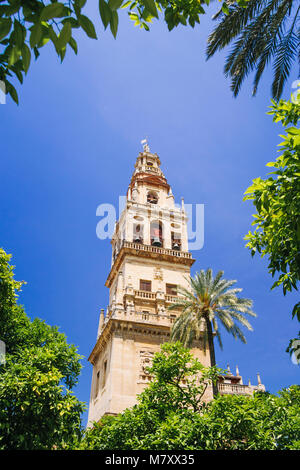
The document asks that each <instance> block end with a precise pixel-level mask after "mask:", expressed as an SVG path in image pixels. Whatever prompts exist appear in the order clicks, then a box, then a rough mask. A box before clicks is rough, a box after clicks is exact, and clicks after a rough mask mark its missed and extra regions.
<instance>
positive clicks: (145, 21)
mask: <svg viewBox="0 0 300 470" xmlns="http://www.w3.org/2000/svg"><path fill="white" fill-rule="evenodd" d="M98 1H99V14H100V18H101V21H102V23H103V25H104V28H105V29H106V28H107V27H108V26H109V27H110V30H111V32H112V34H113V36H114V37H116V35H117V31H118V24H119V10H120V9H121V8H126V9H127V10H128V15H129V18H130V19H131V20H132V21H133V22H134V24H135V25H138V26H139V27H140V28H144V29H145V30H146V31H149V24H150V23H151V22H152V20H153V18H159V12H163V13H164V20H165V22H166V23H167V26H168V29H169V30H172V29H173V28H174V27H175V26H178V25H179V24H182V25H190V26H192V27H194V26H195V24H196V23H200V15H203V14H205V9H204V7H203V6H204V5H206V6H208V5H209V3H210V0H158V1H154V0H137V1H135V0H133V1H132V0H129V1H125V0H107V1H106V0H98ZM236 1H237V2H238V3H239V4H246V3H247V1H246V0H236ZM86 3H87V1H86V0H68V1H66V2H59V1H57V0H45V1H39V0H0V80H1V81H3V82H4V84H5V89H6V92H7V93H9V94H10V96H11V97H12V98H13V100H14V101H15V102H17V103H18V94H17V91H16V88H15V87H14V85H13V84H12V77H14V76H15V77H17V79H18V80H19V82H20V83H23V80H24V75H26V74H27V72H28V69H29V67H30V63H31V60H32V55H34V57H35V59H37V58H38V56H39V55H40V50H41V48H42V47H44V46H45V45H46V44H47V43H52V44H53V46H54V48H55V51H56V52H57V54H58V56H59V58H60V59H61V61H63V60H64V58H65V55H66V51H67V48H71V49H73V51H74V52H75V54H77V51H78V45H77V42H76V40H75V38H74V34H73V33H74V30H76V29H82V30H83V31H84V32H85V33H86V34H87V36H88V37H90V38H91V39H97V33H96V29H95V26H94V24H93V22H92V21H91V20H90V19H89V18H88V17H87V16H86V15H84V14H83V8H84V7H85V5H86ZM224 4H225V2H224Z"/></svg>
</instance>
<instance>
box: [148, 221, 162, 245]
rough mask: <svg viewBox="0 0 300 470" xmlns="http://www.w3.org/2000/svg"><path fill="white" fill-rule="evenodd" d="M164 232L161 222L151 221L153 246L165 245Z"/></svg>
mask: <svg viewBox="0 0 300 470" xmlns="http://www.w3.org/2000/svg"><path fill="white" fill-rule="evenodd" d="M162 235H163V233H162V224H161V222H158V221H156V222H151V224H150V241H151V245H152V246H163V236H162Z"/></svg>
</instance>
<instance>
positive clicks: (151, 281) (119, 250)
mask: <svg viewBox="0 0 300 470" xmlns="http://www.w3.org/2000/svg"><path fill="white" fill-rule="evenodd" d="M142 143H144V147H143V151H142V152H140V153H139V155H138V157H137V160H136V164H135V169H134V172H133V175H132V178H131V181H130V184H129V187H128V191H127V198H126V204H125V208H124V210H123V212H122V214H121V216H120V219H119V221H118V222H117V223H116V227H115V232H114V234H113V237H112V240H111V244H112V260H111V269H110V272H109V274H108V277H107V280H106V283H105V285H106V286H107V287H108V288H109V304H108V307H107V310H106V315H105V316H104V310H101V313H100V320H99V328H98V337H97V341H96V344H95V346H94V348H93V350H92V352H91V354H90V357H89V361H90V362H91V363H92V365H93V377H92V387H91V397H90V405H89V424H91V423H92V422H93V421H98V420H99V419H100V418H101V417H102V416H103V415H104V414H116V413H120V412H122V411H123V410H124V409H125V408H127V407H131V406H133V405H134V404H135V403H136V396H137V394H139V393H141V392H142V390H143V389H144V388H145V386H146V385H147V384H148V383H149V382H150V380H151V377H149V375H148V374H147V371H146V370H145V368H146V366H147V365H150V363H151V359H152V356H153V354H154V353H155V352H156V351H158V350H159V348H160V344H161V343H163V342H166V341H169V340H170V327H171V325H172V323H173V322H174V319H175V318H176V315H178V314H179V313H180V312H174V311H168V308H167V307H168V306H169V305H170V304H171V303H172V302H174V301H176V299H177V295H179V294H177V286H179V285H180V286H184V287H186V288H189V282H188V276H189V275H190V268H191V266H192V264H193V263H194V260H193V259H192V255H191V253H190V252H189V251H188V236H187V216H186V213H185V210H184V202H183V199H182V203H181V205H180V206H177V205H175V201H174V196H173V193H172V190H171V188H170V186H169V184H168V182H167V180H166V178H165V176H164V174H163V172H162V170H161V168H160V164H161V162H160V159H159V157H158V155H157V154H153V153H151V152H150V149H149V146H148V144H147V141H143V142H142ZM195 346H196V347H195V348H194V349H193V350H192V352H193V354H194V356H196V357H198V359H199V360H200V362H201V363H202V364H203V365H206V366H209V365H210V358H209V351H208V350H206V351H205V350H204V349H203V346H202V343H201V342H198V343H197V344H195ZM207 393H208V394H210V393H212V392H211V391H209V390H208V391H207ZM209 398H210V397H207V399H209Z"/></svg>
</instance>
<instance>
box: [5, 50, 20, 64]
mask: <svg viewBox="0 0 300 470" xmlns="http://www.w3.org/2000/svg"><path fill="white" fill-rule="evenodd" d="M20 56H21V51H20V49H19V48H18V46H14V47H13V48H12V50H11V53H10V55H9V59H8V65H9V66H10V67H11V66H12V65H14V64H15V63H16V62H17V60H19V58H20Z"/></svg>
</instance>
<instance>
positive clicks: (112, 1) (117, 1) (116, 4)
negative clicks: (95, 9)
mask: <svg viewBox="0 0 300 470" xmlns="http://www.w3.org/2000/svg"><path fill="white" fill-rule="evenodd" d="M122 3H123V0H108V5H109V8H110V9H111V11H115V10H118V9H119V8H120V6H121V5H122Z"/></svg>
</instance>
